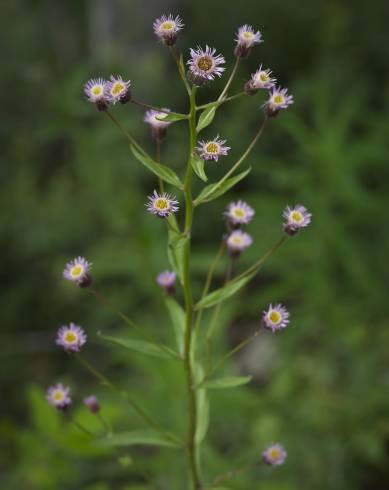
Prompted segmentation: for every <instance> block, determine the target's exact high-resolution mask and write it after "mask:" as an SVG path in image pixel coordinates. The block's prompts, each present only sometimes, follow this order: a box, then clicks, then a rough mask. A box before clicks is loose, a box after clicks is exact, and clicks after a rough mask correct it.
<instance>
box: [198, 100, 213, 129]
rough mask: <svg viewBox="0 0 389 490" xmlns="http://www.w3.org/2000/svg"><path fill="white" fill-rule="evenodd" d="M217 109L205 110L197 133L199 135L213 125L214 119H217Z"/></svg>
mask: <svg viewBox="0 0 389 490" xmlns="http://www.w3.org/2000/svg"><path fill="white" fill-rule="evenodd" d="M216 109H217V107H216V106H211V107H207V109H204V110H203V112H202V113H201V114H200V117H199V121H198V123H197V128H196V131H197V132H198V133H199V132H200V131H202V130H203V129H204V128H206V127H207V126H209V125H210V124H211V122H212V121H213V118H214V117H215V113H216Z"/></svg>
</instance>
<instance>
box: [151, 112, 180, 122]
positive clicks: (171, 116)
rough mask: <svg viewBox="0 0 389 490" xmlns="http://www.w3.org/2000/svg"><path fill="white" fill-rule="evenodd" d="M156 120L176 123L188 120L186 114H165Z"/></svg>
mask: <svg viewBox="0 0 389 490" xmlns="http://www.w3.org/2000/svg"><path fill="white" fill-rule="evenodd" d="M156 119H158V121H162V122H176V121H182V120H183V119H188V116H187V115H186V114H170V113H169V112H166V113H165V114H164V115H163V116H162V115H161V116H159V115H158V116H156Z"/></svg>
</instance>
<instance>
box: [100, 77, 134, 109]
mask: <svg viewBox="0 0 389 490" xmlns="http://www.w3.org/2000/svg"><path fill="white" fill-rule="evenodd" d="M130 86H131V80H127V82H126V81H125V80H123V78H122V77H121V76H120V75H117V76H116V77H114V76H113V75H111V77H110V81H109V82H107V83H106V84H105V88H104V93H105V98H106V99H107V100H108V102H110V103H111V104H116V102H120V103H121V104H125V103H126V102H128V101H129V100H131V92H130Z"/></svg>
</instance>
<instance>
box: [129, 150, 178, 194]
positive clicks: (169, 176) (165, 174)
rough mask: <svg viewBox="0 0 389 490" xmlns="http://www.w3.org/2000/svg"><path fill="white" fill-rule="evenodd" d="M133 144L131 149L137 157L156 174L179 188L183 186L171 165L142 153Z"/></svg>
mask: <svg viewBox="0 0 389 490" xmlns="http://www.w3.org/2000/svg"><path fill="white" fill-rule="evenodd" d="M130 146H131V151H132V153H133V154H134V156H135V158H136V159H137V160H139V161H140V162H141V163H142V164H143V165H144V166H145V167H147V168H148V169H149V170H151V171H152V172H153V173H154V174H155V175H157V176H158V177H160V178H161V179H162V180H164V181H165V182H167V183H168V184H171V185H174V186H175V187H178V188H179V189H181V188H182V183H181V181H180V179H179V177H178V175H177V174H176V173H175V172H174V170H172V169H171V168H169V167H166V166H165V165H162V164H160V163H158V162H156V161H155V160H153V159H152V158H150V157H149V156H147V155H143V154H142V153H140V152H139V151H138V150H137V149H136V148H135V146H133V145H130Z"/></svg>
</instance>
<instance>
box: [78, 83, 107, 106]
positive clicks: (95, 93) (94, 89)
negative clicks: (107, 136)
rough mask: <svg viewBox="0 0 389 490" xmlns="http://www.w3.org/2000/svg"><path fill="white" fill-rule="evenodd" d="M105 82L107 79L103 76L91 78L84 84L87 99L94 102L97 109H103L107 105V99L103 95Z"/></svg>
mask: <svg viewBox="0 0 389 490" xmlns="http://www.w3.org/2000/svg"><path fill="white" fill-rule="evenodd" d="M106 84H107V80H104V78H92V79H90V80H88V82H87V83H86V84H85V85H84V92H85V95H86V97H87V99H88V100H89V102H92V103H93V104H95V105H96V107H97V109H98V110H99V111H105V110H106V109H107V107H108V100H107V99H106V96H105V85H106Z"/></svg>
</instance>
